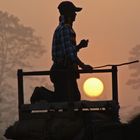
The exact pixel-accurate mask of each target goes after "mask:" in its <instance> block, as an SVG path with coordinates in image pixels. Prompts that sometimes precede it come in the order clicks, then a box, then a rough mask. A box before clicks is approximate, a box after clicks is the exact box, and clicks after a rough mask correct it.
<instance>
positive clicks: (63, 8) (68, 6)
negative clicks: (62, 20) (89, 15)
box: [58, 1, 82, 15]
mask: <svg viewBox="0 0 140 140" xmlns="http://www.w3.org/2000/svg"><path fill="white" fill-rule="evenodd" d="M58 9H59V12H60V14H61V15H65V14H68V13H73V12H80V11H81V10H82V8H80V7H76V6H75V5H74V4H73V3H72V2H71V1H63V2H61V3H60V4H59V5H58Z"/></svg>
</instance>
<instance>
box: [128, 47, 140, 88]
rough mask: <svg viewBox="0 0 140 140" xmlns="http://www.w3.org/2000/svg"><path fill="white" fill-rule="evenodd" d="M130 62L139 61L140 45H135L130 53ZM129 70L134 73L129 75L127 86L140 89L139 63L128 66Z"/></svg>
mask: <svg viewBox="0 0 140 140" xmlns="http://www.w3.org/2000/svg"><path fill="white" fill-rule="evenodd" d="M130 55H131V57H130V58H129V59H130V60H140V45H136V46H135V47H134V48H133V49H132V50H131V51H130ZM129 68H130V69H132V70H133V71H134V72H133V73H132V74H131V78H130V79H129V80H128V82H127V84H128V85H132V87H133V88H134V89H139V88H140V63H136V64H133V65H129Z"/></svg>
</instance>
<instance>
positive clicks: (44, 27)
mask: <svg viewBox="0 0 140 140" xmlns="http://www.w3.org/2000/svg"><path fill="white" fill-rule="evenodd" d="M60 1H61V0H51V1H48V0H28V1H26V0H22V1H19V0H0V10H2V11H7V12H9V13H10V14H13V15H15V16H17V17H18V18H19V19H20V20H21V23H22V24H24V25H26V26H31V27H33V28H34V29H35V31H36V33H37V35H39V36H41V37H42V39H43V43H44V44H45V45H46V47H47V53H46V56H45V57H44V58H43V61H42V62H41V63H39V64H38V69H39V70H40V69H43V70H44V69H49V68H50V66H51V63H52V61H51V41H52V34H53V31H54V29H55V27H56V26H57V24H58V16H59V15H58V10H57V6H58V4H59V3H60ZM72 1H73V2H74V3H75V5H77V6H81V7H83V10H82V11H81V12H80V13H78V15H77V19H76V22H75V23H74V29H75V31H76V33H77V42H79V41H80V40H81V39H83V38H85V39H89V41H90V42H89V47H88V48H87V49H83V50H82V51H81V52H80V54H79V56H80V57H81V58H82V60H83V61H84V62H85V63H88V64H91V65H93V66H99V65H104V64H112V63H113V64H116V63H122V62H127V61H128V58H129V57H130V55H129V51H130V50H131V49H132V48H133V47H135V45H137V44H140V27H139V26H140V0H72ZM130 73H131V72H130V71H129V69H128V67H127V66H126V67H121V68H120V69H119V75H118V76H119V100H120V104H121V105H122V106H127V105H132V106H135V105H137V104H138V101H137V97H138V93H139V91H135V90H133V89H132V88H131V87H129V86H127V85H126V82H127V80H128V78H129V77H130ZM80 88H81V87H80ZM134 102H135V103H134Z"/></svg>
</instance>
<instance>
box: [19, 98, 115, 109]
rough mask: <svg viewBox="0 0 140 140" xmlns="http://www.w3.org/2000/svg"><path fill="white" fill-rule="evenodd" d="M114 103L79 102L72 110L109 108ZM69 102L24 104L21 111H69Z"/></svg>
mask: <svg viewBox="0 0 140 140" xmlns="http://www.w3.org/2000/svg"><path fill="white" fill-rule="evenodd" d="M115 105H116V103H115V102H114V101H110V100H108V101H86V100H83V101H79V102H74V103H73V109H84V108H85V109H86V108H87V109H88V108H99V109H100V108H111V107H114V106H115ZM69 107H70V104H69V102H62V103H36V104H25V105H23V106H22V108H21V109H22V111H33V110H50V109H54V110H58V109H69Z"/></svg>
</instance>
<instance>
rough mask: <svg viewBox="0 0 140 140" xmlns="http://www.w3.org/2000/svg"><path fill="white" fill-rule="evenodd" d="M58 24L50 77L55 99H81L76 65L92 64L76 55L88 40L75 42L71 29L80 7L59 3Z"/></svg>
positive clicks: (85, 66)
mask: <svg viewBox="0 0 140 140" xmlns="http://www.w3.org/2000/svg"><path fill="white" fill-rule="evenodd" d="M58 10H59V12H60V17H59V21H60V23H59V25H58V27H57V28H56V30H55V32H54V36H53V42H52V60H53V65H52V68H51V74H50V78H51V81H52V82H53V83H54V88H55V93H56V101H79V100H80V99H81V96H80V92H79V89H78V85H77V81H76V80H77V78H79V73H78V66H79V67H80V68H82V69H87V70H91V69H92V66H90V65H85V64H84V63H83V62H82V61H81V60H80V59H79V58H78V56H77V52H78V51H79V50H80V49H81V48H84V47H87V46H88V40H85V39H83V40H81V42H80V43H79V44H78V45H77V44H76V34H75V32H74V30H73V27H72V26H73V22H74V21H75V18H76V15H77V14H76V13H77V12H80V11H81V10H82V8H79V7H76V6H75V5H74V4H73V3H72V2H70V1H63V2H61V3H60V4H59V6H58Z"/></svg>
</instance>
